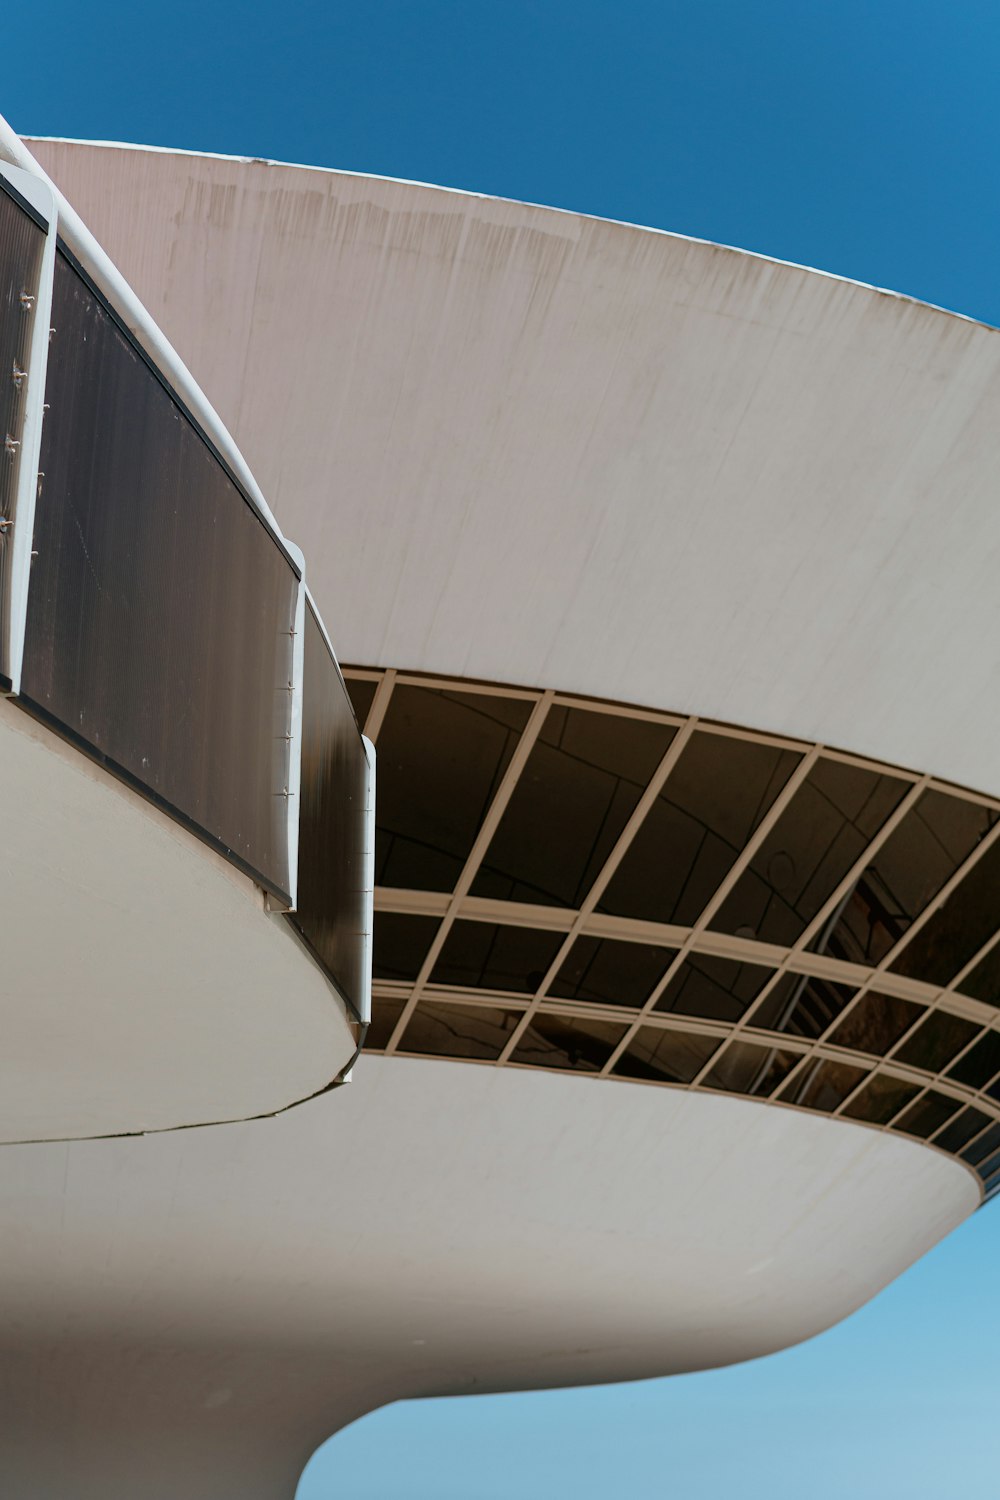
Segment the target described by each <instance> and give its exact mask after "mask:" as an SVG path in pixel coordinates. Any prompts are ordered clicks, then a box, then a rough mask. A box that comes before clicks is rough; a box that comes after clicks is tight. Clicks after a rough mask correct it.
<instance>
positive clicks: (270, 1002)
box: [0, 700, 354, 1277]
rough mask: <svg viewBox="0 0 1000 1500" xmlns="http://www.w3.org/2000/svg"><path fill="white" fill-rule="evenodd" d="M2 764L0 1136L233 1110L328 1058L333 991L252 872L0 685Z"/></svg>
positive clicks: (115, 1127) (245, 1110) (275, 1104)
mask: <svg viewBox="0 0 1000 1500" xmlns="http://www.w3.org/2000/svg"><path fill="white" fill-rule="evenodd" d="M0 768H2V769H0V859H2V868H3V905H2V922H0V931H2V944H0V947H2V959H0V1036H2V1038H3V1044H2V1046H0V1142H3V1141H18V1140H34V1139H48V1140H51V1139H53V1138H54V1137H61V1136H84V1135H103V1134H107V1133H117V1132H120V1131H132V1130H163V1129H167V1128H170V1127H172V1126H177V1125H190V1124H202V1123H205V1122H206V1121H214V1120H229V1119H243V1118H245V1117H246V1116H248V1115H254V1114H260V1113H262V1112H265V1111H269V1110H275V1109H281V1108H283V1107H284V1106H285V1105H287V1104H291V1103H293V1102H294V1101H295V1100H298V1099H302V1098H304V1097H306V1096H308V1095H310V1094H312V1093H315V1091H316V1090H317V1089H321V1088H323V1087H324V1086H325V1085H326V1084H327V1083H329V1082H330V1081H331V1079H333V1078H334V1077H336V1075H337V1073H338V1072H339V1071H340V1070H341V1068H343V1067H344V1065H345V1064H346V1062H347V1061H348V1060H349V1058H350V1056H351V1053H352V1052H353V1050H354V1043H353V1039H352V1035H351V1031H350V1028H349V1026H348V1022H347V1018H346V1015H345V1012H344V1007H343V1004H342V1002H341V1001H340V1000H339V998H337V997H336V995H335V993H334V991H333V990H332V989H331V987H330V986H329V985H327V983H326V981H325V980H324V979H323V977H322V975H321V974H320V972H319V970H318V969H317V968H316V966H315V964H314V963H313V962H312V960H311V959H310V958H308V957H307V956H306V954H305V952H304V951H303V950H302V949H301V947H300V946H299V944H298V943H297V941H296V940H295V938H294V936H293V934H292V932H291V931H290V930H288V926H287V923H285V921H284V919H283V918H280V917H278V916H276V915H274V916H272V915H269V914H268V913H267V912H265V910H264V903H263V897H262V895H261V892H260V891H259V889H258V888H257V887H256V886H255V885H254V883H253V881H251V880H249V879H248V878H247V877H246V876H244V875H241V874H240V873H239V872H238V871H236V870H234V869H233V868H232V866H231V865H229V864H228V863H227V861H226V860H225V859H224V858H223V857H222V856H221V855H218V854H215V853H214V852H212V851H211V850H210V849H208V848H207V847H206V846H205V845H204V844H203V843H201V842H200V841H199V840H198V839H196V838H195V837H194V835H193V834H189V833H188V832H186V831H185V830H184V829H182V828H180V827H179V826H178V825H177V824H176V823H174V822H172V821H171V820H170V819H169V818H168V817H167V816H166V815H165V814H163V813H160V812H158V811H157V810H156V809H155V808H153V807H151V806H150V805H149V804H148V803H147V802H145V801H144V800H143V799H142V798H141V797H139V796H138V795H137V794H135V793H133V792H131V791H129V790H128V789H127V788H126V787H124V786H123V785H122V784H121V783H120V782H117V781H115V780H114V779H113V778H112V777H111V776H110V775H108V774H107V773H106V772H104V771H103V770H101V769H100V768H98V767H97V766H95V765H93V764H92V763H91V762H90V761H88V760H87V759H86V757H85V756H83V755H81V754H80V753H79V751H77V750H75V749H73V748H72V747H70V746H69V745H66V744H64V743H63V742H62V741H60V740H59V739H57V738H56V736H55V735H53V734H51V733H50V732H49V731H48V730H46V729H43V728H42V727H40V726H39V725H37V724H36V723H35V722H34V721H33V720H32V719H30V718H29V717H28V715H27V714H26V713H24V712H23V711H22V710H20V709H19V708H17V707H15V706H14V705H13V704H12V703H11V702H9V701H8V700H0ZM2 1274H3V1269H2V1258H0V1277H2Z"/></svg>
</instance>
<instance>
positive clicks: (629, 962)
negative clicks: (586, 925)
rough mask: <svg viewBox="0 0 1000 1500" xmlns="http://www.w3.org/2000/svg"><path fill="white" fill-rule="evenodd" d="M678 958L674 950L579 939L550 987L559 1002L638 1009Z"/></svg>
mask: <svg viewBox="0 0 1000 1500" xmlns="http://www.w3.org/2000/svg"><path fill="white" fill-rule="evenodd" d="M675 957H676V953H675V950H674V949H673V948H656V947H654V946H653V945H652V943H625V942H619V941H618V939H617V938H615V939H612V938H595V937H581V938H577V940H576V942H575V943H574V944H573V946H572V948H571V949H570V950H569V953H568V954H567V956H566V958H565V959H564V960H563V965H562V968H561V969H560V970H559V973H558V974H557V975H556V977H555V979H554V980H553V981H552V983H551V984H550V985H549V994H550V995H555V996H557V997H558V999H560V1000H585V1001H589V1002H591V1003H594V1004H599V1005H631V1006H636V1007H639V1006H641V1005H643V1004H644V1003H645V1001H647V1000H648V999H649V997H650V995H651V994H652V993H653V990H654V989H655V988H656V986H657V984H658V983H659V982H660V980H661V979H662V978H663V976H664V974H665V973H666V972H667V969H668V968H669V967H670V965H671V963H673V960H674V958H675Z"/></svg>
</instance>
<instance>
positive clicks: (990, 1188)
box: [983, 1172, 1000, 1203]
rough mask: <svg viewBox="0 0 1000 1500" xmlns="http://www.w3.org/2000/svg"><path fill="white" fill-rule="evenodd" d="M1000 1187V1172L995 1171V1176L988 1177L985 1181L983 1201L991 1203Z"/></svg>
mask: <svg viewBox="0 0 1000 1500" xmlns="http://www.w3.org/2000/svg"><path fill="white" fill-rule="evenodd" d="M998 1189H1000V1172H994V1173H993V1176H992V1177H987V1179H986V1181H985V1182H984V1183H983V1202H984V1203H989V1201H990V1199H991V1198H995V1197H996V1194H997V1190H998Z"/></svg>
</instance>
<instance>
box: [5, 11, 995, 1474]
mask: <svg viewBox="0 0 1000 1500" xmlns="http://www.w3.org/2000/svg"><path fill="white" fill-rule="evenodd" d="M15 29H16V31H17V33H18V40H17V41H16V43H13V41H12V37H11V34H10V33H11V25H10V23H8V27H7V32H8V35H7V46H6V47H5V50H4V59H5V63H4V91H3V95H2V100H0V112H2V113H4V114H5V115H6V116H7V118H8V119H9V120H10V122H11V123H12V124H13V125H14V126H15V128H16V129H19V130H21V131H22V132H24V133H26V134H27V133H36V134H42V135H69V136H85V137H92V138H99V139H118V140H127V141H141V142H149V143H154V144H157V145H171V146H184V147H190V148H194V149H203V150H211V151H224V152H236V153H239V154H246V155H257V156H268V157H275V158H279V159H283V160H286V161H300V162H308V163H313V164H316V165H321V166H333V167H344V168H348V169H351V170H355V171H360V172H379V173H385V174H388V175H390V176H398V177H412V178H420V179H423V180H426V181H430V182H440V183H445V184H448V185H449V186H454V187H466V188H472V189H476V190H478V191H481V192H487V193H499V194H503V195H506V196H510V197H514V198H527V199H532V200H535V201H537V202H541V203H552V204H556V205H559V206H560V207H565V208H572V209H579V210H582V211H584V212H587V213H594V214H603V215H606V216H608V217H611V218H621V219H629V220H632V221H634V222H638V223H645V224H651V225H655V226H657V227H660V228H663V229H672V230H678V231H680V232H682V233H685V234H693V235H697V236H700V237H703V238H706V239H713V240H721V241H725V242H727V243H730V244H734V245H740V246H744V247H746V248H748V249H751V250H758V251H762V252H764V253H766V254H769V255H775V256H779V257H781V258H782V259H786V260H794V261H801V262H804V263H806V264H809V265H814V266H820V267H822V268H823V269H825V270H828V271H834V272H838V273H840V274H842V275H845V276H852V277H855V278H857V279H859V280H862V281H872V282H876V283H878V284H880V285H883V286H888V287H892V288H894V289H896V290H898V291H903V292H908V293H911V294H912V295H914V296H918V297H923V298H926V299H927V300H929V301H931V302H937V303H940V304H942V305H943V306H945V307H950V308H953V309H955V310H957V311H960V312H965V313H969V314H971V315H972V316H974V317H978V318H982V319H985V320H986V321H988V322H991V323H997V324H1000V191H998V163H1000V4H997V0H950V3H947V0H617V3H610V0H600V3H597V0H503V3H499V0H357V3H355V4H351V5H347V4H343V3H340V0H326V3H297V0H286V3H284V4H282V5H280V6H273V5H270V6H263V5H259V4H256V3H254V0H243V3H241V4H236V3H235V0H198V3H195V0H173V3H172V4H170V5H169V6H145V5H142V4H141V3H137V0H127V3H126V0H95V3H87V0H74V3H66V0H31V4H30V5H29V6H28V7H27V8H25V9H23V12H22V13H21V14H20V15H19V17H18V19H17V21H16V24H15ZM36 37H38V38H40V39H41V41H40V42H37V43H36V41H35V40H34V39H35V38H36ZM209 394H211V393H209ZM998 420H1000V414H998ZM998 1263H1000V1205H996V1204H995V1205H994V1206H993V1207H992V1209H988V1210H986V1212H984V1213H982V1214H979V1215H977V1216H976V1217H975V1218H974V1219H973V1220H972V1221H971V1222H970V1223H969V1224H967V1225H966V1226H965V1227H964V1228H963V1229H961V1230H960V1231H959V1232H958V1233H957V1234H955V1235H953V1236H952V1237H951V1239H950V1240H948V1241H947V1242H946V1243H945V1244H944V1245H942V1246H941V1247H939V1249H938V1250H937V1251H935V1252H934V1253H933V1254H932V1255H931V1256H929V1257H928V1258H927V1259H926V1260H924V1261H923V1262H921V1263H920V1264H919V1265H918V1266H916V1267H915V1268H914V1269H913V1270H911V1271H910V1272H909V1273H907V1275H905V1276H904V1277H903V1278H902V1279H901V1280H900V1281H898V1282H897V1283H896V1284H895V1285H894V1286H893V1287H891V1288H890V1289H889V1290H888V1291H887V1292H885V1293H884V1294H883V1295H882V1296H881V1297H879V1298H878V1299H877V1300H876V1301H875V1302H874V1303H873V1304H872V1305H871V1306H870V1307H868V1308H865V1309H863V1310H862V1311H861V1312H860V1313H858V1314H856V1315H855V1316H854V1317H853V1318H851V1319H849V1320H848V1322H847V1323H846V1324H843V1325H842V1326H841V1327H840V1328H837V1329H834V1330H833V1331H832V1332H830V1333H828V1334H826V1335H824V1336H823V1337H822V1338H820V1339H817V1340H815V1341H813V1342H812V1343H811V1344H809V1345H806V1346H804V1347H803V1348H801V1349H797V1350H792V1351H789V1352H787V1353H785V1354H781V1355H777V1356H775V1357H773V1358H771V1359H768V1360H763V1361H759V1362H757V1363H755V1364H752V1365H747V1366H742V1367H740V1368H737V1369H734V1370H728V1371H721V1372H718V1373H714V1374H709V1375H699V1376H689V1377H685V1378H680V1379H675V1380H669V1381H654V1382H649V1383H646V1384H643V1385H638V1386H622V1387H609V1388H605V1389H601V1390H595V1391H584V1392H569V1393H564V1392H555V1393H548V1394H543V1395H534V1396H507V1397H492V1398H491V1397H480V1398H476V1399H465V1400H461V1401H440V1402H429V1403H414V1404H403V1405H399V1406H396V1407H391V1408H389V1409H387V1410H385V1411H383V1412H380V1413H376V1414H375V1415H374V1416H371V1417H369V1418H366V1419H365V1420H364V1421H362V1422H360V1423H358V1424H356V1425H355V1426H354V1427H353V1428H350V1429H349V1430H348V1431H347V1432H345V1433H342V1434H340V1435H339V1436H338V1437H336V1438H335V1439H333V1440H332V1442H331V1443H329V1444H328V1445H327V1446H326V1447H325V1448H324V1449H323V1450H321V1451H320V1453H319V1454H318V1455H317V1456H316V1458H315V1459H314V1460H313V1462H312V1464H311V1465H310V1467H309V1470H308V1472H307V1474H306V1476H305V1477H304V1479H303V1482H302V1484H301V1486H300V1489H299V1500H536V1497H537V1500H543V1497H544V1500H562V1497H570V1496H572V1497H574V1500H591V1497H594V1500H596V1497H601V1500H608V1497H612V1496H613V1497H618V1496H623V1497H628V1500H653V1497H656V1500H660V1497H668V1500H674V1497H676V1500H723V1497H725V1500H729V1497H739V1500H756V1497H758V1496H760V1497H762V1500H763V1497H767V1500H802V1497H808V1500H845V1497H850V1500H876V1497H877V1500H897V1497H899V1500H942V1497H945V1500H978V1497H989V1500H992V1497H994V1496H995V1495H997V1494H998V1493H1000V1316H998V1313H997V1305H996V1299H995V1295H994V1290H993V1289H994V1285H995V1276H996V1267H997V1265H998ZM178 1500H183V1497H178Z"/></svg>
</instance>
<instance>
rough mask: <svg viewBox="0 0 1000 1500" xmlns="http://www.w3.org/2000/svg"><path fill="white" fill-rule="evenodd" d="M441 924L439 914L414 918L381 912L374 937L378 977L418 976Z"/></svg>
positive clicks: (375, 964)
mask: <svg viewBox="0 0 1000 1500" xmlns="http://www.w3.org/2000/svg"><path fill="white" fill-rule="evenodd" d="M440 925H441V923H440V920H439V919H438V918H437V917H411V916H408V915H405V914H404V913H402V912H395V911H377V912H376V913H375V933H374V937H373V940H372V973H373V975H374V977H375V978H376V979H396V980H406V979H411V980H412V979H416V977H417V975H418V974H419V973H420V969H421V966H422V965H423V962H424V959H425V958H426V957H427V953H428V950H429V949H430V946H431V943H432V942H433V941H434V937H435V934H436V933H437V930H438V928H439V927H440Z"/></svg>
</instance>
